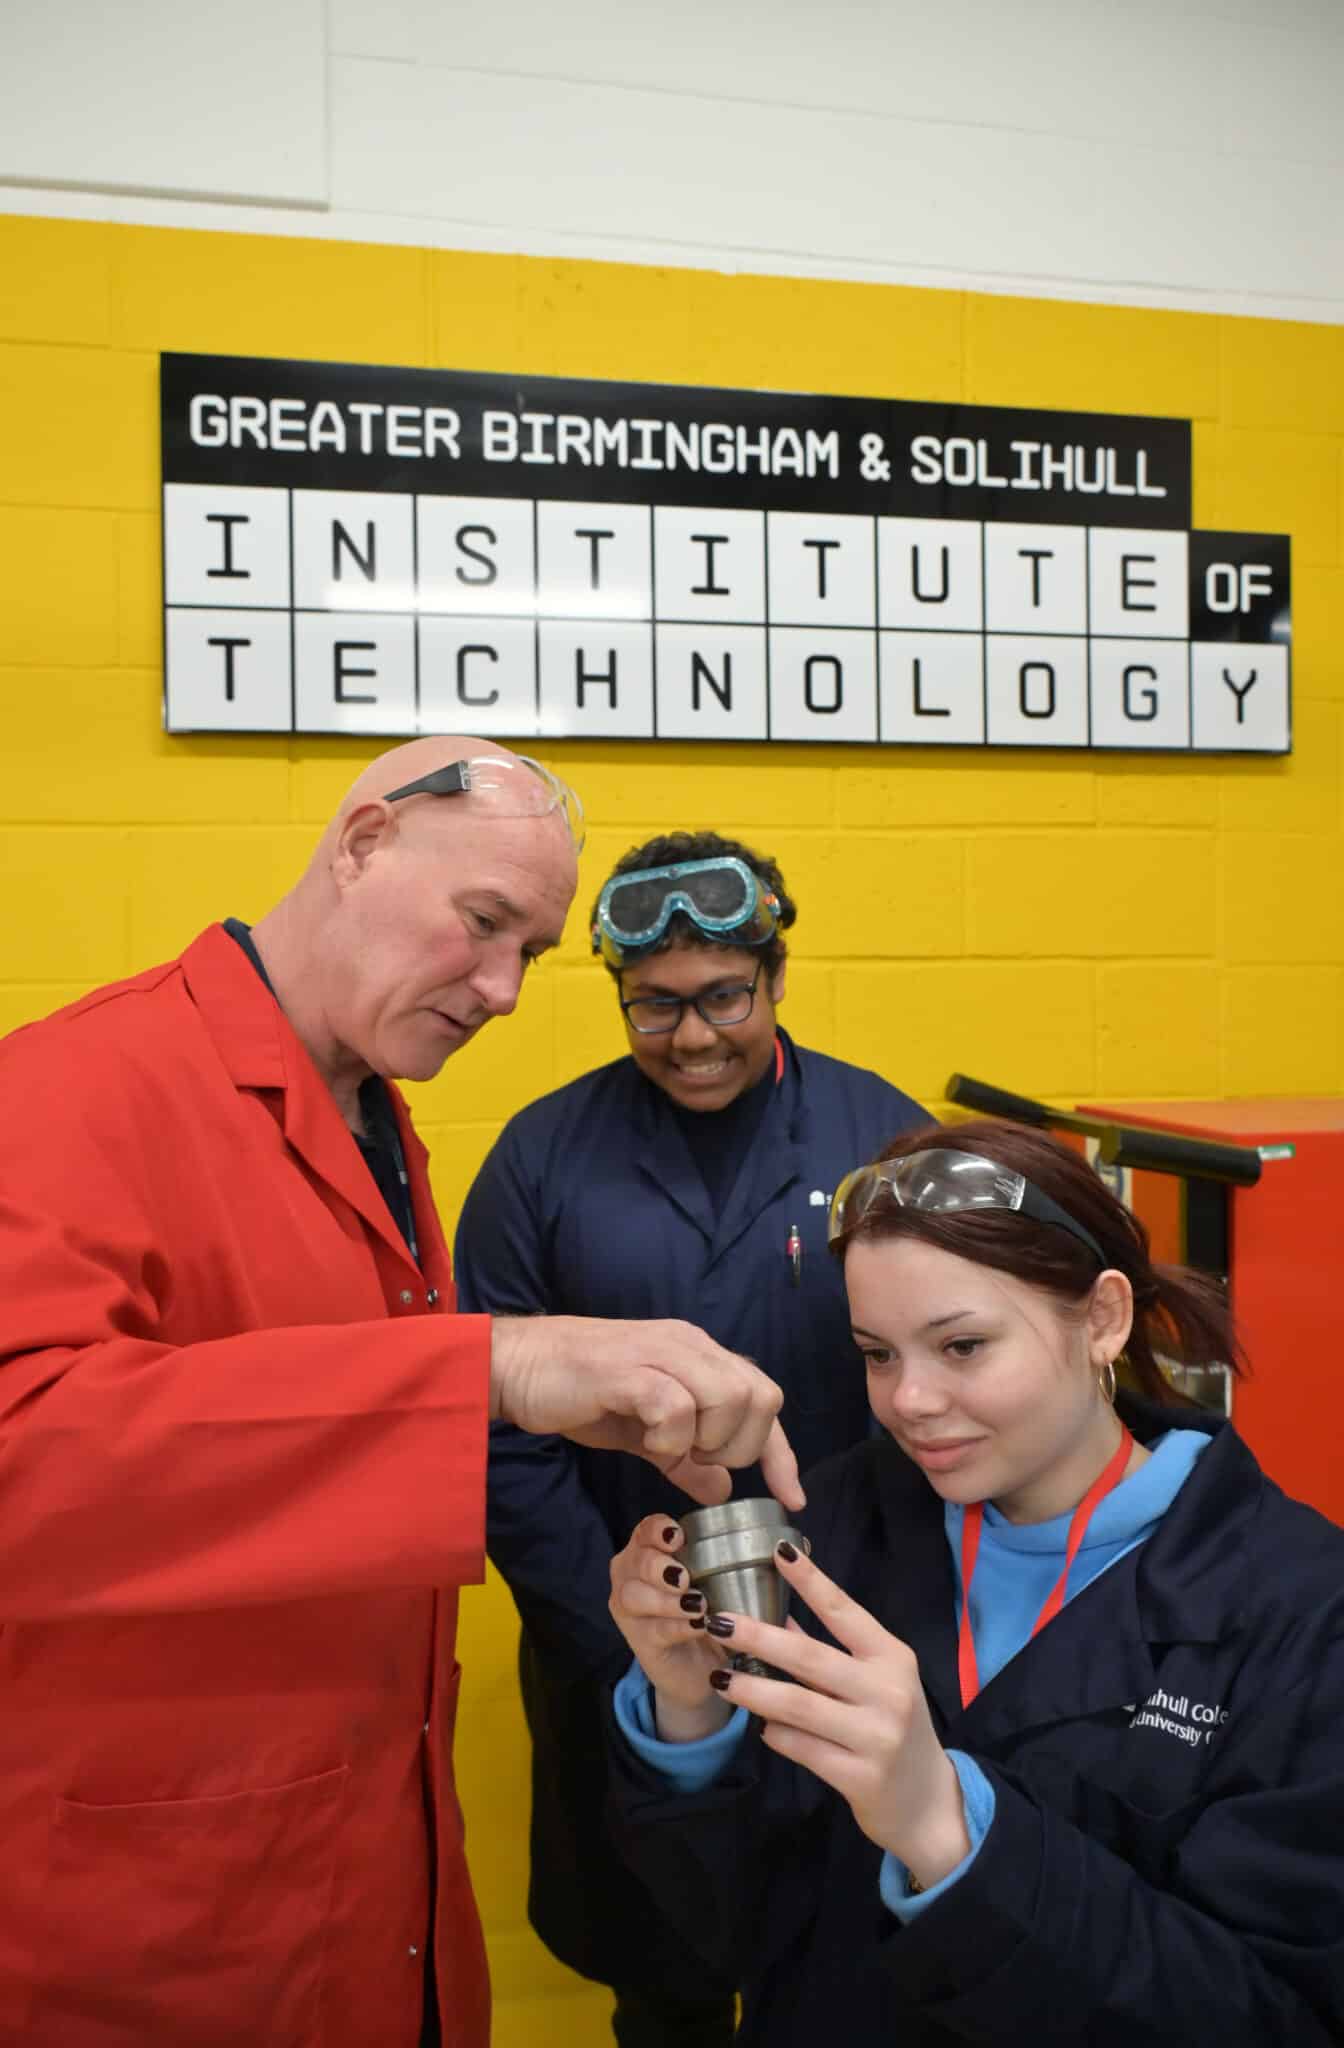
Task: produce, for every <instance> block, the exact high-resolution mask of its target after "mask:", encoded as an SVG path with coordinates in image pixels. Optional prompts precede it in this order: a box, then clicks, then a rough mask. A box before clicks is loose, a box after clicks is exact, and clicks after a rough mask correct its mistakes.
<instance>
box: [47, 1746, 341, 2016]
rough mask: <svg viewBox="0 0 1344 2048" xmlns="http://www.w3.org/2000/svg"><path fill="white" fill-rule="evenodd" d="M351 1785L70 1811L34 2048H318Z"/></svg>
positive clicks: (333, 1777)
mask: <svg viewBox="0 0 1344 2048" xmlns="http://www.w3.org/2000/svg"><path fill="white" fill-rule="evenodd" d="M348 1776H349V1771H348V1770H347V1769H346V1768H344V1767H342V1768H341V1769H339V1770H334V1771H323V1772H322V1773H320V1775H318V1776H316V1777H312V1778H301V1779H299V1780H297V1781H296V1782H294V1783H292V1784H288V1785H278V1786H274V1787H270V1788H267V1789H265V1790H262V1791H253V1792H233V1793H226V1794H224V1795H223V1796H221V1797H216V1798H207V1799H162V1800H153V1801H138V1802H136V1803H134V1804H131V1805H109V1806H90V1805H86V1804H83V1803H82V1802H81V1801H79V1800H74V1799H60V1800H58V1801H57V1802H56V1807H55V1811H54V1814H53V1817H52V1829H51V1856H50V1863H49V1866H48V1870H47V1878H46V1885H45V1888H44V1906H45V1908H46V1910H45V1912H44V1915H43V1917H44V1919H45V1921H46V1924H47V1929H48V1952H47V1954H46V1955H45V1956H36V1957H34V1959H33V1963H34V1967H33V1972H32V1980H31V1981H32V1987H33V1998H32V2005H31V2007H30V2012H29V2020H28V2030H27V2033H26V2034H25V2037H24V2038H25V2039H32V2040H33V2041H35V2042H39V2041H40V2042H50V2043H51V2044H53V2048H55V2044H56V2043H57V2042H59V2043H60V2044H61V2048H145V2044H147V2043H149V2042H155V2043H160V2044H162V2048H169V2044H170V2043H171V2044H172V2048H179V2044H180V2048H187V2044H188V2043H190V2044H191V2048H237V2044H238V2043H239V2042H240V2041H246V2042H247V2043H248V2044H249V2048H270V2044H272V2043H274V2044H276V2048H281V2044H283V2048H309V2044H310V2043H311V2044H316V2043H317V2042H318V2041H319V2039H320V2038H321V2026H320V2022H321V2000H322V1983H323V1965H324V1945H325V1938H326V1929H327V1920H328V1915H329V1911H330V1905H331V1891H332V1884H333V1879H334V1875H335V1869H336V1845H337V1838H338V1834H339V1830H340V1825H341V1818H342V1808H343V1805H344V1799H345V1790H346V1780H347V1778H348Z"/></svg>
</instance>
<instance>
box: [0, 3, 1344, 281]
mask: <svg viewBox="0 0 1344 2048" xmlns="http://www.w3.org/2000/svg"><path fill="white" fill-rule="evenodd" d="M239 202H245V203H243V204H240V203H239ZM0 209H4V210H9V211H41V212H71V213H79V214H82V215H85V216H94V217H100V218H113V219H136V220H146V221H159V222H165V223H171V224H196V225H200V226H204V227H246V228H249V229H252V230H254V231H255V230H263V231H264V230H265V229H266V228H268V227H269V228H272V229H274V230H275V231H276V232H286V233H289V232H299V233H307V234H312V233H322V234H330V235H333V236H340V237H344V238H348V239H356V240H358V239H363V240H370V239H372V240H387V241H397V242H409V243H424V244H434V245H439V246H449V247H467V248H490V249H508V250H518V251H523V252H528V253H537V254H565V255H588V256H595V257H609V258H618V259H623V260H631V261H637V262H660V263H689V264H698V265H705V266H712V267H714V268H719V269H751V270H768V271H779V272H794V273H803V274H809V275H816V274H822V275H833V276H847V277H858V278H870V279H886V280H892V281H907V282H915V283H929V284H947V285H972V286H978V287H980V288H982V289H988V290H996V289H997V290H1015V291H1023V290H1025V291H1030V292H1033V293H1039V294H1058V295H1060V296H1066V297H1075V298H1077V297H1085V298H1108V299H1111V298H1113V299H1121V300H1125V301H1129V302H1132V303H1158V304H1166V305H1185V306H1196V307H1206V308H1210V309H1212V308H1220V309H1224V310H1233V311H1259V312H1263V313H1270V314H1283V315H1287V316H1292V317H1298V318H1306V319H1316V320H1338V321H1344V0H924V4H918V5H917V4H914V0H818V4H816V5H805V4H804V0H730V4H726V5H725V4H724V0H679V4H678V5H677V6H676V7H675V8H672V7H664V8H660V9H657V10H655V9H652V8H650V7H648V6H644V7H640V6H638V5H634V4H632V0H569V4H565V0H474V4H471V5H467V4H465V0H326V5H325V7H324V5H323V0H228V4H227V6H226V7H223V8H221V7H220V6H219V5H218V4H217V0H211V4H206V0H121V4H120V5H118V6H114V7H108V6H107V4H106V0H101V4H96V0H5V4H4V6H3V7H0Z"/></svg>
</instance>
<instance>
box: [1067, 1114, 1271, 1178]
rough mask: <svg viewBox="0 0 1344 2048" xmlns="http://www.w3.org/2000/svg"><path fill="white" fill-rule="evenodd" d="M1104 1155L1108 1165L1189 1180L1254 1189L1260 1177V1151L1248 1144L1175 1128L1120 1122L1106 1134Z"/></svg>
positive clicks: (1102, 1144) (1102, 1153)
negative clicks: (1192, 1134) (1189, 1135)
mask: <svg viewBox="0 0 1344 2048" xmlns="http://www.w3.org/2000/svg"><path fill="white" fill-rule="evenodd" d="M1101 1156H1102V1158H1103V1159H1104V1160H1105V1162H1106V1164H1107V1165H1108V1166H1136V1167H1138V1168H1139V1170H1140V1171H1141V1172H1145V1171H1146V1172H1148V1173H1179V1174H1182V1175H1184V1176H1185V1178H1186V1179H1194V1180H1226V1181H1231V1182H1232V1183H1233V1185H1234V1186H1235V1187H1239V1188H1253V1187H1254V1186H1255V1183H1256V1182H1257V1181H1258V1180H1259V1178H1260V1154H1259V1153H1258V1152H1254V1151H1252V1150H1250V1148H1249V1147H1247V1146H1245V1145H1216V1144H1214V1143H1213V1142H1212V1141H1211V1140H1209V1139H1207V1138H1186V1137H1182V1136H1181V1135H1180V1134H1179V1133H1178V1132H1174V1131H1136V1130H1135V1129H1134V1128H1133V1126H1132V1125H1128V1124H1126V1125H1116V1126H1114V1127H1113V1128H1112V1129H1111V1130H1109V1131H1105V1132H1103V1133H1102V1138H1101Z"/></svg>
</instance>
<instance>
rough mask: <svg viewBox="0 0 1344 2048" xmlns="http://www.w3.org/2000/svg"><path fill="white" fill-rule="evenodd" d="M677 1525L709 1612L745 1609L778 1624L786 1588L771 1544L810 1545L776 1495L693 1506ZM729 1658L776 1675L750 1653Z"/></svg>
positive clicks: (804, 1547) (799, 1547) (786, 1607)
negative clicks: (794, 1525) (684, 1540)
mask: <svg viewBox="0 0 1344 2048" xmlns="http://www.w3.org/2000/svg"><path fill="white" fill-rule="evenodd" d="M681 1528H682V1533H683V1535H684V1536H685V1538H686V1547H685V1549H684V1550H683V1551H682V1553H681V1562H682V1563H683V1564H684V1565H685V1567H686V1570H687V1571H688V1572H689V1574H690V1579H691V1584H692V1585H693V1586H694V1587H695V1588H696V1590H697V1592H700V1593H703V1594H704V1596H705V1605H706V1607H707V1608H708V1609H709V1612H710V1613H711V1614H749V1615H750V1616H751V1617H752V1619H753V1620H755V1621H770V1622H773V1623H774V1624H775V1625H776V1627H782V1626H783V1624H784V1620H785V1617H786V1616H787V1614H788V1611H789V1588H788V1585H787V1584H786V1582H785V1581H784V1579H783V1578H781V1576H780V1574H779V1572H778V1570H777V1569H776V1566H775V1545H776V1544H777V1543H782V1542H786V1541H787V1542H789V1543H792V1544H793V1546H794V1548H795V1549H796V1550H802V1551H807V1550H810V1549H811V1547H812V1546H811V1545H810V1543H809V1542H808V1540H807V1538H806V1537H805V1536H804V1535H802V1534H801V1533H800V1531H799V1530H797V1529H795V1528H793V1527H792V1526H791V1525H790V1523H789V1519H788V1517H787V1515H786V1514H785V1512H784V1509H783V1508H782V1507H781V1506H780V1504H779V1502H778V1501H777V1500H771V1499H770V1498H769V1497H768V1496H767V1497H765V1498H762V1499H760V1500H730V1501H725V1502H724V1503H723V1504H722V1506H720V1507H716V1508H697V1509H696V1510H695V1512H694V1514H690V1515H683V1516H682V1518H681ZM732 1661H733V1663H734V1665H736V1666H737V1668H738V1669H739V1670H743V1671H755V1672H757V1673H758V1674H759V1675H761V1676H764V1677H778V1676H780V1675H781V1674H779V1673H777V1672H774V1671H771V1670H769V1669H768V1668H767V1667H766V1666H765V1665H763V1664H761V1663H760V1662H759V1661H758V1660H757V1659H755V1658H752V1657H744V1656H738V1655H736V1654H734V1656H733V1659H732Z"/></svg>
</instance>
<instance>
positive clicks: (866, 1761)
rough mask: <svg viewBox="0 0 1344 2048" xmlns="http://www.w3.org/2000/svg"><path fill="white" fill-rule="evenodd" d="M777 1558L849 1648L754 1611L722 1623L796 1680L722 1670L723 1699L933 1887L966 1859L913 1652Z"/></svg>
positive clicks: (952, 1776) (719, 1624)
mask: <svg viewBox="0 0 1344 2048" xmlns="http://www.w3.org/2000/svg"><path fill="white" fill-rule="evenodd" d="M775 1562H776V1564H777V1565H778V1567H779V1570H780V1572H781V1573H782V1575H783V1577H784V1578H785V1579H787V1581H788V1583H789V1585H790V1586H791V1587H792V1589H793V1591H794V1592H795V1593H796V1594H797V1595H798V1597H799V1598H800V1599H802V1600H805V1601H806V1603H807V1605H808V1606H809V1607H810V1608H811V1610H812V1612H813V1613H814V1614H815V1615H816V1617H817V1619H818V1620H819V1621H820V1622H821V1623H822V1624H823V1625H824V1627H825V1628H826V1629H827V1630H828V1631H829V1633H830V1634H831V1635H832V1636H833V1637H834V1638H835V1641H836V1642H837V1643H842V1644H843V1645H844V1648H843V1649H840V1650H835V1649H831V1648H830V1647H829V1646H828V1645H826V1644H825V1643H819V1642H816V1641H814V1639H813V1638H812V1637H811V1636H809V1635H805V1634H804V1633H803V1631H802V1630H801V1629H800V1628H798V1626H797V1625H796V1623H791V1624H790V1625H789V1627H788V1628H773V1627H771V1625H770V1624H769V1623H768V1622H763V1621H752V1620H751V1619H749V1617H747V1616H746V1615H733V1616H731V1617H730V1616H727V1615H723V1616H719V1617H718V1618H717V1619H716V1621H715V1624H714V1626H715V1629H716V1631H720V1632H722V1631H723V1630H724V1626H725V1623H730V1624H731V1628H730V1632H728V1633H727V1634H723V1633H720V1634H719V1638H718V1639H719V1640H721V1641H725V1642H726V1643H728V1644H729V1645H730V1646H731V1648H732V1649H734V1650H741V1651H744V1652H746V1653H747V1654H748V1655H749V1656H752V1657H758V1658H760V1659H761V1661H762V1662H763V1663H766V1664H771V1665H773V1666H774V1667H775V1669H776V1670H779V1671H787V1672H788V1673H789V1674H790V1675H791V1676H792V1677H794V1678H796V1679H797V1680H798V1681H799V1682H798V1684H797V1685H786V1684H783V1683H781V1682H780V1681H779V1680H777V1679H769V1678H752V1677H748V1676H747V1675H746V1674H745V1673H743V1672H739V1671H733V1672H729V1671H723V1672H720V1673H718V1674H716V1675H715V1677H714V1681H713V1683H714V1686H715V1688H716V1690H718V1691H719V1696H720V1698H722V1699H725V1700H727V1701H728V1702H729V1703H730V1704H731V1705H733V1706H741V1707H746V1708H747V1710H748V1711H749V1712H750V1713H753V1714H759V1715H760V1717H761V1719H762V1720H763V1721H764V1723H765V1735H764V1740H765V1742H766V1743H767V1744H768V1746H769V1747H770V1748H771V1749H774V1750H778V1752H779V1754H780V1755H781V1756H786V1757H789V1758H790V1759H791V1760H792V1761H793V1762H794V1763H798V1764H802V1765H803V1766H804V1767H805V1769H807V1770H809V1771H812V1772H813V1773H815V1775H816V1776H817V1777H818V1778H821V1779H822V1780H823V1781H824V1782H825V1783H826V1784H827V1785H831V1786H834V1788H835V1790H836V1791H837V1792H839V1793H840V1795H841V1797H842V1798H844V1799H846V1800H848V1802H849V1805H850V1808H851V1810H852V1811H853V1814H854V1818H855V1820H856V1821H857V1822H858V1824H859V1826H860V1827H861V1828H862V1829H863V1832H864V1834H865V1835H867V1836H868V1838H869V1840H870V1841H873V1842H876V1843H877V1844H878V1846H879V1848H882V1849H887V1850H889V1851H890V1852H891V1854H892V1855H893V1856H895V1857H897V1858H898V1859H899V1860H900V1862H902V1863H904V1865H905V1866H906V1868H907V1870H909V1871H910V1872H911V1873H912V1874H913V1875H914V1877H916V1878H917V1879H918V1880H919V1882H920V1884H921V1885H923V1886H924V1887H925V1888H927V1887H928V1886H929V1885H932V1884H937V1883H938V1881H939V1879H940V1878H944V1877H947V1876H949V1875H950V1873H951V1872H952V1871H953V1870H955V1869H956V1867H957V1865H958V1864H959V1863H960V1862H961V1861H962V1859H963V1858H964V1857H965V1856H967V1855H969V1853H970V1847H971V1840H970V1835H969V1834H968V1832H967V1828H966V1817H965V1812H964V1809H963V1806H962V1798H961V1783H960V1780H959V1779H958V1777H957V1773H956V1770H955V1769H954V1767H953V1765H952V1762H951V1760H950V1758H949V1757H948V1755H947V1752H946V1751H945V1750H944V1748H943V1746H942V1744H941V1743H940V1742H939V1740H938V1737H937V1735H936V1734H935V1733H934V1729H933V1723H932V1721H931V1720H930V1718H929V1707H928V1702H927V1700H926V1699H925V1697H924V1688H923V1686H922V1685H921V1683H920V1677H919V1665H918V1663H917V1661H916V1658H915V1653H914V1651H913V1650H911V1649H910V1648H909V1647H908V1646H907V1645H906V1644H905V1643H903V1642H901V1641H900V1640H899V1639H898V1638H897V1637H896V1636H893V1635H888V1633H887V1631H886V1629H884V1628H883V1627H882V1626H881V1624H880V1623H879V1622H877V1621H874V1619H873V1617H872V1615H871V1614H869V1613H868V1611H867V1609H866V1608H863V1607H860V1606H859V1605H858V1603H857V1601H854V1600H851V1599H850V1598H849V1595H848V1594H847V1593H842V1592H841V1590H840V1588H839V1587H838V1586H837V1585H836V1584H835V1583H834V1582H833V1581H832V1580H830V1579H828V1578H827V1576H826V1574H825V1572H823V1571H819V1570H818V1569H817V1567H816V1565H815V1564H812V1563H811V1562H810V1561H809V1560H808V1559H807V1558H805V1557H799V1556H798V1555H797V1553H796V1551H794V1549H793V1546H792V1544H787V1543H786V1544H782V1545H781V1546H780V1547H779V1548H778V1549H777V1550H776V1553H775Z"/></svg>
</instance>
